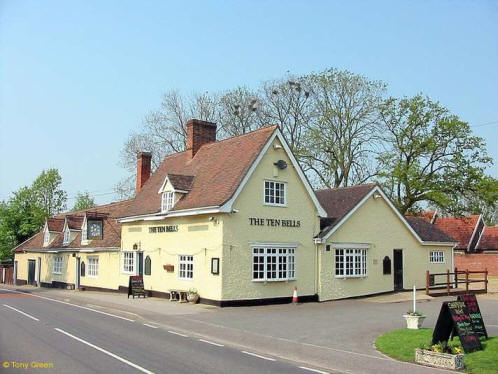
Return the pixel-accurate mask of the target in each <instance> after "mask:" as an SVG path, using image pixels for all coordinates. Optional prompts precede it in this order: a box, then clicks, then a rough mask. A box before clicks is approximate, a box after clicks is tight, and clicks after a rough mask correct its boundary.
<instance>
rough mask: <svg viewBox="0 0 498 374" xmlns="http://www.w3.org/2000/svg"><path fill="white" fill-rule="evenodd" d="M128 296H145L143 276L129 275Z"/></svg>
mask: <svg viewBox="0 0 498 374" xmlns="http://www.w3.org/2000/svg"><path fill="white" fill-rule="evenodd" d="M130 296H133V298H135V296H137V297H140V296H143V297H145V296H146V295H145V289H144V278H143V277H142V276H141V275H131V276H130V281H129V282H128V298H130Z"/></svg>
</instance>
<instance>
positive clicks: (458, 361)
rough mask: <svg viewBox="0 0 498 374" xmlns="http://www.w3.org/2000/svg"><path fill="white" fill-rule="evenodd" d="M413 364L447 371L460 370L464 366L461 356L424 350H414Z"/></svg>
mask: <svg viewBox="0 0 498 374" xmlns="http://www.w3.org/2000/svg"><path fill="white" fill-rule="evenodd" d="M415 362H416V363H417V364H422V365H426V366H432V367H436V368H443V369H449V370H462V369H463V368H464V366H465V364H464V355H463V354H458V355H452V354H449V353H436V352H433V351H427V350H425V349H415Z"/></svg>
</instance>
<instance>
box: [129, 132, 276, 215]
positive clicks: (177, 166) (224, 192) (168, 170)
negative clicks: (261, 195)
mask: <svg viewBox="0 0 498 374" xmlns="http://www.w3.org/2000/svg"><path fill="white" fill-rule="evenodd" d="M276 129H277V126H267V127H263V128H261V129H259V130H256V131H253V132H250V133H247V134H244V135H239V136H235V137H233V138H229V139H226V140H222V141H218V142H213V143H208V144H205V145H203V146H202V147H201V148H200V149H199V150H198V151H197V153H196V154H195V156H194V158H192V159H190V158H189V156H188V153H187V152H180V153H175V154H172V155H169V156H166V157H165V158H164V160H163V162H162V163H161V164H160V165H159V167H158V168H157V170H156V171H155V172H154V174H152V175H151V177H150V178H149V179H148V180H147V182H146V183H145V184H144V185H143V187H142V189H141V190H140V192H139V193H138V195H137V196H136V198H135V200H134V201H133V202H132V203H131V204H130V206H129V207H128V209H125V210H124V212H123V213H122V217H129V216H137V215H144V214H151V213H158V212H159V211H160V208H161V195H160V194H158V191H159V189H160V188H161V186H162V184H163V182H164V179H165V177H166V175H169V174H176V175H183V176H185V175H189V176H193V177H194V179H193V181H192V183H191V187H190V192H189V193H188V194H185V196H183V197H182V198H181V199H180V200H179V201H178V202H177V203H176V204H175V206H174V208H173V209H172V210H173V211H175V210H183V209H191V208H201V207H208V206H221V205H223V204H224V203H225V202H226V201H228V200H229V199H230V198H231V197H232V196H233V194H234V193H235V190H236V189H237V187H238V186H239V185H240V183H241V182H242V179H243V178H244V176H245V175H246V173H247V171H248V170H249V168H250V167H251V165H252V164H253V162H254V161H255V160H256V158H257V156H258V155H259V153H260V151H261V150H262V149H263V147H264V145H265V144H266V142H267V141H268V139H269V138H270V137H271V135H272V134H273V133H274V131H275V130H276Z"/></svg>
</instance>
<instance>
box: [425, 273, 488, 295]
mask: <svg viewBox="0 0 498 374" xmlns="http://www.w3.org/2000/svg"><path fill="white" fill-rule="evenodd" d="M479 274H482V275H483V278H476V276H479ZM441 278H443V281H440V280H441ZM480 283H483V286H482V287H479V286H478V284H480ZM460 285H462V287H460ZM469 292H472V293H487V292H488V269H485V270H484V271H469V270H465V271H463V270H458V269H457V268H455V271H454V272H450V271H449V270H447V271H446V273H430V272H429V271H428V270H427V272H426V280H425V293H426V294H427V295H429V296H449V295H459V294H466V293H469Z"/></svg>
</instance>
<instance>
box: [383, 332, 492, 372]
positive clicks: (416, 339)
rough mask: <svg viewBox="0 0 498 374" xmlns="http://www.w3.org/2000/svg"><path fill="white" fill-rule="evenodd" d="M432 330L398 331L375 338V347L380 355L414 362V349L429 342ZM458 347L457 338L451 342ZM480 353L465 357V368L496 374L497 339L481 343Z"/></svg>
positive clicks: (469, 370) (468, 370)
mask: <svg viewBox="0 0 498 374" xmlns="http://www.w3.org/2000/svg"><path fill="white" fill-rule="evenodd" d="M431 339H432V329H420V330H408V329H400V330H394V331H391V332H388V333H387V334H383V335H381V336H379V337H378V338H377V340H376V341H375V346H376V347H377V349H378V350H379V351H381V352H382V353H384V354H386V355H388V356H390V357H393V358H395V359H397V360H401V361H409V362H414V361H415V348H420V347H422V346H424V345H425V346H426V345H428V344H429V343H430V342H431ZM452 343H453V344H455V345H460V343H459V340H458V338H455V339H453V341H452ZM481 344H482V346H483V348H484V349H483V350H482V351H478V352H473V353H468V354H466V355H465V368H466V370H467V372H468V373H472V374H498V337H490V338H489V339H488V340H483V341H481Z"/></svg>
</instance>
